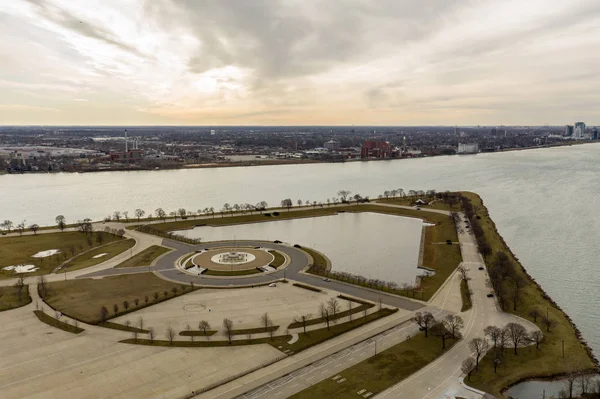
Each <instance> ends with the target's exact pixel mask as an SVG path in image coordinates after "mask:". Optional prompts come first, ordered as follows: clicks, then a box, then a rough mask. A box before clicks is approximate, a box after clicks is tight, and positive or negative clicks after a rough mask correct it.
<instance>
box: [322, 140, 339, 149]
mask: <svg viewBox="0 0 600 399" xmlns="http://www.w3.org/2000/svg"><path fill="white" fill-rule="evenodd" d="M323 147H325V148H327V149H328V150H329V151H335V150H339V149H340V142H339V141H335V140H329V141H328V142H326V143H325V144H324V145H323Z"/></svg>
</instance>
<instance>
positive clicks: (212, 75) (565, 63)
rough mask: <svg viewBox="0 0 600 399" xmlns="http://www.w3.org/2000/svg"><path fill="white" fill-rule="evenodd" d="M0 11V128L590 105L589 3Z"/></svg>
mask: <svg viewBox="0 0 600 399" xmlns="http://www.w3.org/2000/svg"><path fill="white" fill-rule="evenodd" d="M8 3H10V4H8ZM0 21H2V23H1V24H0V32H1V34H2V36H3V37H4V38H8V39H9V40H3V41H1V42H0V60H1V62H0V89H1V90H0V93H1V94H0V120H2V123H3V124H5V125H13V124H14V125H231V126H233V125H344V126H349V125H363V126H369V125H373V126H375V125H406V126H408V125H430V126H431V125H469V126H473V125H488V126H489V125H544V124H550V125H555V126H556V125H565V124H572V123H574V122H575V121H587V123H588V124H589V125H593V124H594V122H595V121H596V120H597V119H598V116H599V114H600V111H599V110H598V106H597V104H596V103H595V100H594V99H595V93H596V92H597V91H598V89H600V83H599V82H598V81H597V79H596V70H597V69H598V66H600V54H598V53H597V51H595V49H596V48H598V46H599V45H600V39H599V38H598V37H597V35H595V27H596V26H598V23H599V22H600V4H598V3H597V2H595V1H589V0H577V1H572V2H568V3H564V2H556V1H554V2H549V1H541V0H535V1H530V2H527V3H525V4H524V3H522V2H518V1H513V0H511V1H490V0H487V1H478V2H475V1H465V2H461V3H460V4H451V3H446V2H443V3H442V2H439V1H425V2H421V3H419V4H418V5H413V4H412V2H409V1H378V2H363V1H352V2H349V3H348V2H345V3H344V4H343V5H338V4H333V3H332V2H300V1H296V0H290V1H285V2H269V1H260V2H252V4H251V5H250V4H243V3H242V2H235V1H221V2H202V3H200V2H193V1H184V0H172V1H160V2H150V1H141V0H140V1H138V0H131V1H127V2H121V1H116V0H110V1H108V0H107V1H103V2H98V1H80V2H68V1H64V0H11V1H10V2H6V3H5V4H0Z"/></svg>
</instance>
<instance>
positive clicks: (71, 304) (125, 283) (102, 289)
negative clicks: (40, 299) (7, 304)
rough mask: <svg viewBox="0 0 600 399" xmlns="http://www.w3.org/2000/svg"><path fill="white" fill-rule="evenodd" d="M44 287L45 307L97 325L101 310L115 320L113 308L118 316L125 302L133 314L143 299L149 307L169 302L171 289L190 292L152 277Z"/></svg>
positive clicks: (149, 275) (67, 283)
mask: <svg viewBox="0 0 600 399" xmlns="http://www.w3.org/2000/svg"><path fill="white" fill-rule="evenodd" d="M47 286H48V295H47V296H46V297H45V298H44V300H45V301H46V302H47V303H48V305H50V306H52V307H53V308H54V309H56V310H59V311H61V312H62V313H64V314H65V315H67V316H69V317H72V318H75V319H78V320H81V321H84V322H86V323H90V324H98V323H100V322H101V318H100V308H101V307H102V306H105V307H106V308H107V309H108V311H109V318H112V317H115V314H114V311H113V305H114V304H116V305H117V306H118V307H119V313H118V314H117V316H120V315H122V314H123V313H124V312H123V310H124V307H123V301H128V302H129V304H130V308H129V311H135V310H138V309H140V308H142V307H144V306H146V299H145V298H146V296H147V297H148V303H147V304H148V305H151V304H155V303H158V302H161V301H163V300H165V299H170V298H173V297H174V294H173V292H172V289H173V288H177V295H179V294H181V293H183V292H190V291H191V287H189V286H181V285H180V284H174V283H171V282H169V281H166V280H163V279H161V278H158V277H156V276H155V275H154V274H152V273H139V274H132V275H124V276H111V277H104V278H102V279H101V280H92V279H76V280H68V281H57V282H52V283H48V284H47ZM165 292H166V293H167V295H165ZM155 294H158V299H155V297H154V295H155ZM135 299H138V300H139V305H138V306H135Z"/></svg>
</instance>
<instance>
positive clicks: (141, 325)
mask: <svg viewBox="0 0 600 399" xmlns="http://www.w3.org/2000/svg"><path fill="white" fill-rule="evenodd" d="M138 327H139V328H140V330H143V329H144V318H143V317H142V316H140V318H139V319H138Z"/></svg>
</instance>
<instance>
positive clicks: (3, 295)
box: [0, 285, 31, 312]
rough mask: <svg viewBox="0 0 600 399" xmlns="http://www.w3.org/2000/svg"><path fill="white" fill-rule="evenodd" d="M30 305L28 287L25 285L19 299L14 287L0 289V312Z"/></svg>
mask: <svg viewBox="0 0 600 399" xmlns="http://www.w3.org/2000/svg"><path fill="white" fill-rule="evenodd" d="M30 303H31V297H30V296H29V286H28V285H25V286H24V287H23V290H22V291H21V296H20V297H19V295H18V292H17V289H16V288H15V287H0V312H2V311H4V310H9V309H15V308H20V307H21V306H25V305H28V304H30Z"/></svg>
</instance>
